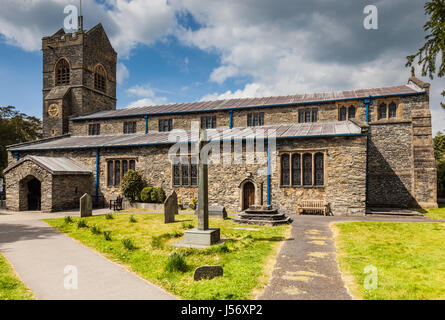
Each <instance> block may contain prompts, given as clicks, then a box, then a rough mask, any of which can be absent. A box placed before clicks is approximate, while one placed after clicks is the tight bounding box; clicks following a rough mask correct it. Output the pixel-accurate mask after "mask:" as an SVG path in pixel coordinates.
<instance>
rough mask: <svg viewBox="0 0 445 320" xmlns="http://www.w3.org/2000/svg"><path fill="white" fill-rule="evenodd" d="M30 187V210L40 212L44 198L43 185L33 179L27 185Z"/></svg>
mask: <svg viewBox="0 0 445 320" xmlns="http://www.w3.org/2000/svg"><path fill="white" fill-rule="evenodd" d="M27 187H28V210H29V211H40V210H41V198H42V185H41V183H40V181H39V180H38V179H36V178H32V179H31V180H29V181H28V183H27Z"/></svg>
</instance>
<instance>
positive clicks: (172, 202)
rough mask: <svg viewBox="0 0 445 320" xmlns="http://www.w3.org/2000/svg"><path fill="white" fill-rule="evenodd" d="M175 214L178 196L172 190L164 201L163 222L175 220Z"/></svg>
mask: <svg viewBox="0 0 445 320" xmlns="http://www.w3.org/2000/svg"><path fill="white" fill-rule="evenodd" d="M176 214H178V196H177V195H176V192H175V191H174V190H173V191H172V193H171V194H170V195H169V196H168V197H167V199H166V200H165V202H164V223H172V222H175V215H176Z"/></svg>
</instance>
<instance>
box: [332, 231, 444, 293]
mask: <svg viewBox="0 0 445 320" xmlns="http://www.w3.org/2000/svg"><path fill="white" fill-rule="evenodd" d="M332 229H333V230H334V233H335V235H336V236H335V241H336V245H337V249H338V250H337V256H338V261H339V265H340V269H341V271H342V273H343V277H344V279H345V281H346V283H347V287H348V288H349V290H350V291H351V292H352V294H353V295H354V296H355V297H357V298H362V299H382V300H388V299H418V300H420V299H422V300H426V299H445V247H444V245H445V223H394V222H344V223H336V224H335V225H332ZM368 265H372V266H375V267H376V268H377V270H378V287H377V289H365V288H364V280H365V277H367V276H368V274H365V273H364V268H365V267H366V266H368Z"/></svg>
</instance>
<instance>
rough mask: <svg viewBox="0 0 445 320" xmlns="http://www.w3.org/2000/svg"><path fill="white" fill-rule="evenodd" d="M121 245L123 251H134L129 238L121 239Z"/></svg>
mask: <svg viewBox="0 0 445 320" xmlns="http://www.w3.org/2000/svg"><path fill="white" fill-rule="evenodd" d="M121 242H122V244H123V245H124V247H125V249H127V250H134V249H136V247H135V245H134V244H133V241H132V240H131V239H129V238H123V239H122V240H121Z"/></svg>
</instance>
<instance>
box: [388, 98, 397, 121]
mask: <svg viewBox="0 0 445 320" xmlns="http://www.w3.org/2000/svg"><path fill="white" fill-rule="evenodd" d="M396 116H397V105H396V104H395V103H394V102H391V103H390V104H389V112H388V118H390V119H391V118H395V117H396Z"/></svg>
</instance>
